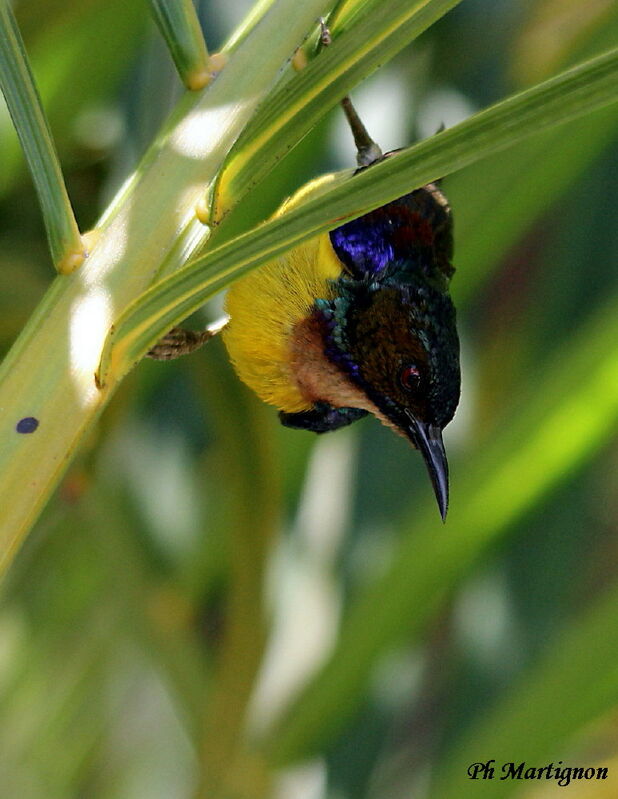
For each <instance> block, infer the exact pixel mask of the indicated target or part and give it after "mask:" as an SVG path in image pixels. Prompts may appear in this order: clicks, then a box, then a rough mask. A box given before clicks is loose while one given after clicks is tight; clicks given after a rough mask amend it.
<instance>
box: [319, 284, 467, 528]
mask: <svg viewBox="0 0 618 799" xmlns="http://www.w3.org/2000/svg"><path fill="white" fill-rule="evenodd" d="M316 312H317V313H318V314H319V316H320V317H321V320H322V330H323V337H324V342H325V348H324V353H325V356H326V357H327V358H328V359H329V361H330V362H331V363H332V364H334V365H336V366H337V368H338V370H339V371H340V373H342V377H343V376H345V378H346V379H347V380H348V381H350V382H352V383H353V384H354V386H355V387H356V388H357V389H360V392H361V393H362V395H364V398H366V401H367V402H366V404H365V405H364V406H363V407H365V409H366V410H369V411H370V412H371V413H373V414H374V415H375V416H377V417H378V418H379V419H380V420H381V421H382V422H383V423H384V424H386V425H388V426H389V427H391V428H393V429H394V430H395V431H396V432H397V433H399V434H400V435H403V436H405V437H406V438H407V439H408V440H409V441H411V443H412V444H413V445H414V446H415V447H416V448H417V449H418V450H419V451H420V452H421V454H422V456H423V459H424V461H425V464H426V466H427V469H428V471H429V476H430V478H431V482H432V485H433V488H434V492H435V495H436V499H437V501H438V506H439V509H440V514H441V516H442V518H443V519H444V518H445V516H446V511H447V507H448V463H447V459H446V454H445V450H444V444H443V442H442V430H443V428H444V427H445V426H446V425H447V424H448V423H449V422H450V421H451V419H452V418H453V415H454V413H455V409H456V407H457V403H458V401H459V392H460V371H459V340H458V337H457V331H456V328H455V309H454V307H453V304H452V302H451V300H450V298H449V296H448V294H446V293H444V292H443V291H440V290H438V289H436V288H434V287H432V286H431V285H430V284H428V283H427V282H426V281H419V282H418V283H417V284H410V283H407V284H397V283H393V284H392V285H386V286H385V285H381V286H377V285H375V284H374V285H372V284H371V283H369V282H362V283H361V282H357V281H350V282H349V284H348V285H347V286H343V290H342V291H341V293H340V295H339V296H338V298H337V299H336V300H334V301H331V302H330V303H325V302H324V303H319V304H318V306H317V308H316Z"/></svg>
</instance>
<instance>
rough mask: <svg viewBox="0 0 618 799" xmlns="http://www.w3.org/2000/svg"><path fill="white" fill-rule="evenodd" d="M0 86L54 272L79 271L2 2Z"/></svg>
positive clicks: (39, 115)
mask: <svg viewBox="0 0 618 799" xmlns="http://www.w3.org/2000/svg"><path fill="white" fill-rule="evenodd" d="M0 84H1V86H2V92H3V94H4V98H5V100H6V104H7V106H8V109H9V112H10V114H11V118H12V120H13V124H14V125H15V130H16V131H17V135H18V136H19V140H20V142H21V146H22V148H23V151H24V154H25V156H26V160H27V162H28V167H29V168H30V173H31V175H32V179H33V181H34V185H35V188H36V191H37V194H38V197H39V202H40V204H41V211H42V213H43V220H44V222H45V228H46V230H47V238H48V241H49V248H50V250H51V255H52V259H53V261H54V264H55V266H56V269H57V270H58V272H60V273H61V274H68V273H70V272H72V271H73V270H74V269H77V268H78V267H79V266H81V264H82V262H83V260H84V257H85V255H86V246H85V244H84V242H83V241H82V238H81V236H80V233H79V229H78V227H77V222H76V221H75V216H74V214H73V209H72V207H71V201H70V200H69V195H68V194H67V190H66V186H65V185H64V179H63V177H62V170H61V168H60V162H59V161H58V156H57V154H56V148H55V147H54V142H53V140H52V135H51V131H50V129H49V125H48V123H47V119H46V117H45V112H44V111H43V106H42V104H41V98H40V97H39V93H38V91H37V88H36V85H35V83H34V77H33V75H32V71H31V69H30V64H29V63H28V57H27V55H26V51H25V48H24V43H23V41H22V38H21V34H20V32H19V28H18V27H17V23H16V21H15V18H14V16H13V13H12V11H11V8H10V6H9V4H8V2H7V0H0Z"/></svg>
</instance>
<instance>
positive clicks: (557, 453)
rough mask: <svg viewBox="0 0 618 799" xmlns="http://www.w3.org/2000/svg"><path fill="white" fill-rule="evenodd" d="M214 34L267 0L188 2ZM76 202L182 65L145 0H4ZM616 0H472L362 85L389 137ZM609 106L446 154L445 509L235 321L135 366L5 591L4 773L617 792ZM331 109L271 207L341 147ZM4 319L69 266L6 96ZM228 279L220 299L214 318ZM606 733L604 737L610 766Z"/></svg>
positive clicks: (534, 60) (327, 164) (450, 113)
mask: <svg viewBox="0 0 618 799" xmlns="http://www.w3.org/2000/svg"><path fill="white" fill-rule="evenodd" d="M198 5H199V11H200V16H201V19H202V22H203V25H204V29H205V32H206V38H207V41H208V45H209V49H210V50H211V51H213V52H214V51H216V50H217V47H218V46H220V45H221V44H222V43H223V42H224V41H225V38H226V36H227V35H228V34H229V33H230V32H231V30H232V29H233V27H234V26H235V25H236V24H237V23H238V22H239V21H240V19H241V18H242V16H243V15H244V14H245V13H246V11H247V10H248V9H249V8H250V3H249V2H248V0H247V1H246V2H240V0H235V1H234V2H229V0H211V1H210V2H200V3H199V4H198ZM15 11H16V15H17V18H18V21H19V24H20V27H21V30H22V33H23V36H24V38H25V41H26V45H27V48H28V52H29V55H30V57H31V60H32V65H33V69H34V72H35V76H36V78H37V81H38V84H39V88H40V90H41V94H42V97H43V101H44V105H45V108H46V110H47V113H48V115H49V118H50V121H51V125H52V129H53V132H54V135H55V137H56V142H57V146H58V150H59V154H60V157H61V160H62V163H63V166H64V169H65V175H66V179H67V183H68V189H69V194H70V196H71V198H72V200H73V204H74V207H75V208H76V214H77V218H78V221H79V223H80V226H81V227H82V229H87V228H88V227H90V226H92V225H93V224H94V223H95V221H96V219H97V216H98V215H99V213H100V212H101V211H102V210H103V209H104V208H105V205H106V203H107V202H108V201H109V199H110V198H111V197H112V196H113V193H114V192H115V190H116V189H117V188H118V186H119V185H120V183H121V182H122V180H123V179H124V178H125V177H126V176H127V175H128V174H129V173H130V171H131V169H132V168H133V167H134V166H135V164H136V162H137V160H138V159H139V157H140V155H141V154H142V153H143V151H144V149H145V147H146V146H147V145H148V143H149V142H150V141H151V140H152V138H153V137H154V135H155V134H156V132H157V129H158V127H159V126H160V124H161V122H162V120H163V119H164V118H165V116H166V115H167V113H168V112H169V110H170V109H171V107H172V106H173V104H174V101H175V99H177V98H178V96H179V95H180V93H181V86H180V82H179V81H178V79H177V77H176V75H175V73H174V70H173V67H172V64H171V60H170V58H169V55H168V53H167V51H166V49H165V46H164V44H163V43H162V41H161V40H160V37H159V36H158V33H157V32H156V31H155V29H154V25H153V24H152V23H151V22H150V20H149V17H148V9H147V6H146V4H141V3H127V2H126V1H125V0H123V2H120V1H119V0H80V2H76V0H70V1H69V0H44V1H43V0H27V2H25V1H24V2H19V3H17V4H16V5H15ZM617 34H618V10H617V8H616V5H615V3H612V2H611V1H610V0H605V1H604V0H596V2H588V3H586V4H582V3H581V2H579V0H528V1H527V2H526V0H464V2H462V4H461V5H460V6H458V7H457V8H455V9H454V10H453V11H452V12H451V13H449V14H448V15H447V16H446V17H445V18H444V19H443V20H442V21H441V22H440V23H438V24H437V25H435V26H434V27H433V28H431V30H430V31H428V32H427V33H426V34H424V35H423V36H422V37H421V38H420V39H419V40H417V41H416V42H415V43H414V44H413V46H411V47H410V48H408V49H407V50H405V51H404V52H402V53H401V54H400V55H399V56H398V57H397V58H396V59H395V60H394V61H393V62H391V63H389V64H387V65H386V66H384V67H383V69H382V70H381V71H380V72H379V73H378V74H376V75H374V76H373V78H371V79H370V80H368V81H367V82H366V84H365V85H363V86H361V87H359V88H358V89H357V91H356V92H354V95H353V97H354V99H355V101H356V104H357V107H358V109H359V112H360V113H361V115H362V116H363V118H364V119H365V121H366V124H367V127H368V128H369V130H370V131H371V133H372V135H373V136H374V138H376V139H377V140H378V141H379V142H380V144H381V145H382V147H383V148H384V149H392V148H395V147H398V146H402V145H405V144H408V143H410V142H412V141H414V140H416V139H419V138H423V137H425V136H428V135H431V134H432V132H434V131H435V130H436V129H437V128H438V127H439V125H440V124H441V123H442V122H443V123H445V124H446V126H447V127H448V126H450V125H452V124H454V123H456V122H457V121H459V120H461V119H463V118H465V117H466V116H468V115H469V114H471V113H473V112H474V111H475V110H477V109H479V108H483V107H485V106H486V105H488V104H490V103H492V102H494V101H496V100H499V99H501V98H502V97H504V96H506V95H508V94H510V93H512V92H513V91H515V90H517V89H519V88H523V87H526V86H529V85H532V84H533V83H535V82H537V81H539V80H542V79H544V78H546V77H549V76H551V75H553V74H555V73H556V72H558V71H560V70H561V69H563V68H565V67H567V66H568V65H570V64H572V63H576V62H578V61H581V60H583V59H585V58H586V57H588V56H592V55H594V54H595V53H598V52H601V51H603V50H606V49H608V48H610V47H612V46H615V44H616V41H617V39H618V36H617ZM617 139H618V110H617V108H616V106H615V105H614V106H611V107H610V108H609V109H607V110H604V111H600V112H595V114H593V115H591V116H589V117H588V118H585V119H582V120H578V121H576V122H574V123H569V124H568V125H566V126H562V127H559V128H555V129H553V130H551V131H549V132H548V133H544V134H543V135H542V136H538V137H536V138H534V139H531V140H529V141H528V142H526V143H525V144H524V145H520V146H518V147H517V148H512V149H511V150H509V151H507V152H505V153H502V154H500V155H499V156H497V157H493V158H491V159H486V160H484V161H482V162H480V163H478V164H476V165H474V166H473V167H471V168H469V169H467V170H465V171H462V172H461V173H458V174H455V175H452V176H450V177H448V178H446V179H445V181H444V184H443V185H444V190H445V192H446V194H447V195H448V197H449V199H450V201H451V204H452V207H453V213H454V218H455V227H456V257H455V265H456V267H457V273H456V275H455V278H454V281H453V293H454V297H455V301H456V303H457V306H458V314H459V326H460V335H461V338H462V346H463V370H464V375H463V397H462V401H461V405H460V408H459V410H458V413H457V416H456V418H455V420H454V422H453V423H452V424H451V426H450V427H449V428H448V429H447V431H446V436H445V438H446V444H447V450H448V452H449V460H450V464H451V475H452V496H451V511H450V513H449V517H448V520H447V523H446V525H445V526H442V524H441V523H440V522H439V518H438V513H437V510H436V508H435V500H434V498H433V493H432V491H431V487H430V485H429V481H428V480H427V476H426V473H425V470H424V467H423V465H422V462H421V460H420V458H419V457H418V455H417V454H416V453H414V452H413V451H412V450H410V449H409V448H408V447H407V446H406V444H405V442H404V441H403V440H401V439H398V438H396V437H395V436H393V435H392V433H391V432H390V431H388V430H386V429H385V428H382V427H381V426H380V425H379V424H378V423H377V422H376V421H375V420H372V419H370V420H363V421H362V422H359V423H358V424H355V425H354V426H353V427H351V428H349V429H346V430H343V431H341V432H338V433H335V434H332V435H328V436H325V437H320V438H318V437H315V436H313V435H312V434H309V433H303V432H298V431H292V430H287V429H284V428H282V427H281V426H280V425H279V424H278V421H277V418H276V413H275V411H274V410H273V409H271V408H267V407H266V406H263V405H261V404H260V403H259V401H258V400H257V399H256V398H255V397H254V396H253V395H251V394H250V393H249V392H248V391H247V390H245V388H244V387H243V386H242V385H241V384H240V383H239V381H238V380H237V379H236V377H235V375H234V374H233V372H232V370H231V369H230V366H229V364H228V362H227V359H226V355H225V352H224V350H223V348H222V346H221V344H220V342H218V341H215V342H214V343H211V344H209V345H208V346H207V347H206V348H205V349H204V350H203V351H201V352H200V353H198V354H196V355H194V356H191V357H189V358H186V359H183V360H180V361H176V362H173V363H154V362H150V361H148V362H144V363H143V364H141V365H140V366H139V367H138V368H137V370H135V372H134V373H133V374H132V375H131V376H130V377H129V378H128V379H127V380H126V382H125V384H124V386H122V387H121V389H120V391H119V392H118V394H117V395H116V397H115V398H114V400H113V402H112V405H111V406H110V407H109V408H108V409H107V410H106V412H105V414H104V415H103V417H102V418H101V420H100V422H99V424H98V426H97V428H96V430H95V432H94V433H93V435H92V436H91V437H90V438H89V439H88V441H87V442H86V444H85V446H83V447H82V449H81V451H80V452H79V454H78V456H77V458H76V459H75V461H74V462H73V464H72V465H71V467H70V469H69V471H68V473H67V475H66V478H65V479H64V481H63V483H62V486H61V488H60V490H59V491H58V492H57V495H56V496H55V498H54V499H53V501H52V502H51V503H50V505H49V506H48V507H47V509H46V511H45V512H44V514H43V516H42V518H41V519H40V520H39V522H38V524H37V525H36V527H35V530H34V531H33V533H32V534H31V536H30V538H29V539H28V541H27V543H26V546H25V547H24V548H23V550H22V551H21V552H20V553H19V556H18V558H17V560H16V562H15V564H14V566H13V567H12V569H11V571H10V573H9V575H8V578H7V579H6V580H5V581H4V583H3V585H2V587H1V589H0V592H1V594H0V596H1V604H0V796H2V797H5V796H6V797H19V799H35V798H36V799H39V797H45V798H46V799H69V798H72V797H75V798H77V797H79V798H80V799H81V798H82V797H92V798H93V799H121V797H122V798H124V797H131V799H133V798H135V799H141V798H142V797H143V798H144V799H157V797H162V798H163V797H165V798H166V799H167V798H169V797H178V799H183V798H184V797H191V796H195V795H200V796H212V797H213V798H214V797H225V799H252V797H255V798H256V799H258V798H263V797H271V796H272V797H277V799H357V798H360V797H363V798H364V797H367V799H374V798H377V797H379V798H380V799H417V797H418V798H419V799H423V798H424V797H437V798H438V799H446V798H447V797H451V796H453V797H455V796H457V797H462V796H469V797H477V796H478V797H480V796H483V797H485V796H488V797H501V796H515V795H517V796H527V797H530V799H532V798H533V797H534V799H537V797H538V799H541V797H542V798H543V799H545V798H547V799H550V798H551V797H553V796H554V795H562V794H559V792H560V791H562V790H564V789H563V788H560V787H558V786H557V785H556V781H555V780H552V781H543V782H540V783H539V782H538V781H534V782H517V781H514V782H513V781H500V780H498V779H495V780H492V781H486V782H483V784H482V785H481V783H480V782H475V781H471V780H469V779H468V777H467V773H466V772H467V768H468V765H469V764H471V763H474V762H476V761H486V760H489V759H490V758H494V759H496V761H497V763H498V768H499V766H500V764H501V763H503V762H510V761H514V762H515V763H519V762H521V761H522V760H525V761H526V762H527V763H528V764H529V765H533V766H537V767H538V766H543V765H546V764H547V763H549V762H552V761H553V762H554V763H557V762H558V761H560V760H561V761H563V762H564V764H566V765H576V766H596V765H601V766H608V767H609V778H608V780H607V781H605V782H597V781H594V782H578V783H573V784H572V785H571V786H569V788H568V789H567V790H568V791H569V792H570V794H569V795H570V796H576V797H578V799H579V797H597V796H598V797H601V796H606V797H610V796H617V795H618V666H617V665H616V664H617V663H618V657H617V654H618V535H617V533H618V495H617V491H616V489H617V487H618V478H617V473H618V449H617V447H616V418H617V417H618V290H617V289H618V270H617V269H616V265H617V263H618V225H617V223H616V208H617V207H618V159H617V158H616V152H617V151H616V144H617ZM353 160H354V153H353V147H352V143H351V141H350V137H349V134H348V132H347V131H346V129H345V126H344V124H343V120H342V115H341V114H340V113H339V112H335V113H333V114H331V115H329V116H328V118H327V119H326V121H325V122H324V123H323V124H320V126H319V127H318V129H316V130H315V131H314V132H313V133H312V134H311V135H310V136H308V137H307V138H306V139H305V141H303V142H302V143H301V145H300V146H299V147H298V148H296V150H295V151H294V152H293V153H292V154H291V155H290V156H289V157H288V158H287V159H286V160H285V161H284V162H283V163H282V164H281V165H280V166H279V167H278V168H277V170H276V172H275V174H274V175H273V176H272V180H271V181H270V182H269V186H268V191H265V192H264V216H265V217H266V216H267V215H268V214H269V213H270V212H271V211H272V210H273V209H274V208H275V207H276V206H277V205H278V204H279V202H280V201H281V200H282V199H283V198H284V197H286V196H287V195H289V194H290V193H291V192H292V191H293V190H294V189H295V188H297V187H298V186H300V185H301V184H302V183H303V182H305V181H306V180H308V179H310V178H311V177H314V176H316V175H319V174H321V173H324V172H327V171H331V170H333V169H339V168H343V167H349V166H351V165H352V164H353ZM0 165H1V166H0V267H1V268H0V310H1V313H0V346H1V347H2V351H3V352H5V351H7V350H8V348H9V347H10V345H11V343H12V341H13V340H14V339H15V337H16V336H17V334H18V332H19V330H20V329H21V327H22V326H23V325H24V324H25V322H26V320H27V318H28V316H29V315H30V313H31V312H32V310H33V309H34V308H35V307H36V304H37V302H38V301H39V299H40V298H41V296H42V295H43V293H44V291H45V289H46V287H47V286H48V284H49V283H50V282H51V280H52V277H53V271H52V267H51V262H50V258H49V255H48V252H47V247H46V241H45V234H44V230H43V226H42V222H41V218H40V214H39V210H38V206H37V202H36V198H35V195H34V190H33V188H32V185H31V182H30V180H29V177H28V175H27V173H26V169H25V165H24V162H23V158H22V156H21V154H20V150H19V147H18V143H17V139H16V136H15V135H14V133H13V131H12V128H11V124H10V120H9V118H8V115H7V114H6V111H5V110H4V108H2V109H0ZM217 312H218V308H217V307H213V308H207V309H206V310H205V313H204V316H203V317H202V318H201V319H200V320H199V321H200V322H203V319H204V318H214V317H215V316H216V314H217ZM612 763H614V768H613V769H612Z"/></svg>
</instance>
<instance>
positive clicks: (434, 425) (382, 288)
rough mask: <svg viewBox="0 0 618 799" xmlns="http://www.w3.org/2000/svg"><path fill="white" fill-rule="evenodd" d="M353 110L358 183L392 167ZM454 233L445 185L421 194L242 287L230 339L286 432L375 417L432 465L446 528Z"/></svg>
mask: <svg viewBox="0 0 618 799" xmlns="http://www.w3.org/2000/svg"><path fill="white" fill-rule="evenodd" d="M343 107H344V111H345V113H346V117H347V119H348V121H349V123H350V126H351V129H352V132H353V135H354V139H355V143H356V146H357V162H358V166H359V168H358V170H357V172H359V171H361V170H364V169H367V168H369V167H371V165H372V164H375V163H377V162H379V161H381V160H382V159H383V158H388V157H390V156H391V155H392V153H387V154H386V155H382V153H381V151H380V149H379V147H378V146H377V145H376V144H375V142H374V141H373V140H372V139H371V138H370V137H369V134H368V133H367V131H366V129H365V128H364V126H363V125H362V123H361V122H360V119H359V118H358V115H357V114H356V112H355V110H354V108H353V106H352V104H351V102H350V100H349V98H345V99H344V101H343ZM303 196H306V192H305V193H304V194H303ZM294 202H295V201H294V198H292V200H291V201H288V203H286V204H285V205H284V206H283V208H282V209H281V211H280V212H279V213H283V212H285V211H286V210H289V208H290V207H291V205H293V204H294ZM452 227H453V226H452V219H451V210H450V207H449V204H448V201H447V199H446V197H445V196H444V194H443V193H442V191H441V190H440V188H439V187H438V185H437V184H436V183H430V184H428V185H426V186H424V187H423V188H420V189H416V190H415V191H412V192H410V193H409V194H405V195H404V196H403V197H399V199H397V200H393V201H392V202H390V203H387V204H386V205H384V206H382V207H381V208H377V209H376V210H375V211H371V212H370V213H367V214H364V215H363V216H360V217H358V218H357V219H354V220H353V221H351V222H347V223H345V224H344V225H341V226H340V227H337V228H335V229H334V230H331V231H330V233H326V234H323V235H319V236H316V237H315V238H313V239H311V240H310V241H308V242H306V243H304V244H302V245H300V246H298V247H296V248H294V249H292V250H290V251H289V252H287V253H286V254H285V255H283V256H281V257H279V258H276V259H274V260H273V261H271V262H269V263H266V264H264V265H263V266H261V267H258V268H257V269H255V270H253V271H252V272H250V273H249V274H247V275H246V276H245V277H243V278H241V279H239V280H237V281H236V282H235V283H234V284H233V285H232V286H231V288H230V289H229V291H228V294H227V297H226V301H225V307H226V311H227V313H228V314H229V317H230V320H229V323H228V324H227V325H226V327H225V328H224V329H223V340H224V342H225V345H226V347H227V350H228V352H229V355H230V358H231V361H232V364H233V366H234V368H235V369H236V372H237V373H238V376H239V377H240V379H241V380H242V381H243V382H244V383H246V384H247V385H248V386H249V387H250V388H251V389H253V391H255V393H256V394H257V395H258V396H259V397H260V398H261V399H262V400H264V401H265V402H267V403H270V404H271V405H274V406H276V407H277V408H278V409H279V418H280V420H281V422H282V423H283V424H284V425H286V426H287V427H294V428H300V429H303V430H312V431H314V432H316V433H325V432H328V431H330V430H337V429H338V428H340V427H344V426H345V425H348V424H350V423H352V422H354V421H356V420H357V419H360V418H362V417H363V416H366V415H367V414H368V413H371V414H373V415H374V416H376V417H377V418H378V419H380V421H381V422H383V423H384V424H385V425H387V426H388V427H390V428H392V429H393V430H394V431H395V432H396V433H398V434H400V435H403V436H405V437H406V438H407V439H408V440H409V441H410V442H411V443H412V445H413V446H414V447H416V448H417V449H418V450H419V451H420V453H421V455H422V456H423V459H424V461H425V464H426V466H427V469H428V471H429V476H430V478H431V482H432V484H433V489H434V492H435V495H436V499H437V502H438V507H439V509H440V515H441V516H442V519H443V520H444V519H445V517H446V512H447V508H448V462H447V459H446V453H445V450H444V444H443V441H442V430H443V429H444V427H445V426H446V425H447V424H448V423H449V422H450V421H451V419H452V418H453V415H454V413H455V409H456V407H457V403H458V401H459V393H460V379H461V378H460V368H459V339H458V336H457V329H456V325H455V308H454V306H453V303H452V301H451V298H450V296H449V282H450V279H451V277H452V275H453V272H454V268H453V266H452V264H451V259H452V254H453V233H452Z"/></svg>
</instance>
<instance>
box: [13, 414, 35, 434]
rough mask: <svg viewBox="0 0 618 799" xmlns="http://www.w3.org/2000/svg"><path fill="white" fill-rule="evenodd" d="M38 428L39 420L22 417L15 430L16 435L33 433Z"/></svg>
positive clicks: (31, 417) (32, 417)
mask: <svg viewBox="0 0 618 799" xmlns="http://www.w3.org/2000/svg"><path fill="white" fill-rule="evenodd" d="M38 426H39V420H38V419H35V418H34V416H24V418H23V419H20V420H19V422H17V424H16V425H15V429H16V430H17V432H18V433H34V431H35V430H36V429H37V427H38Z"/></svg>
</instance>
